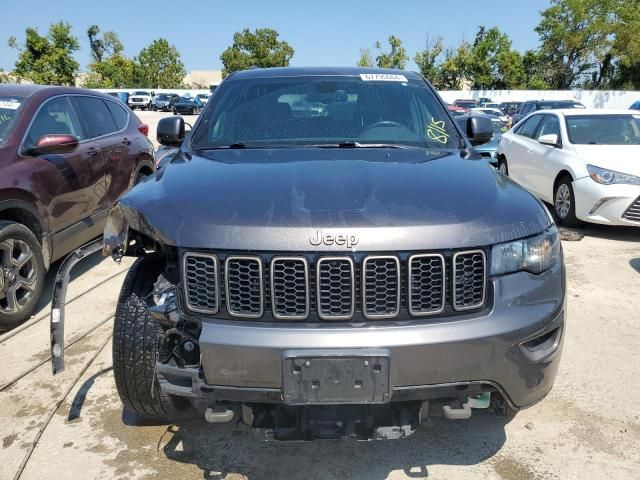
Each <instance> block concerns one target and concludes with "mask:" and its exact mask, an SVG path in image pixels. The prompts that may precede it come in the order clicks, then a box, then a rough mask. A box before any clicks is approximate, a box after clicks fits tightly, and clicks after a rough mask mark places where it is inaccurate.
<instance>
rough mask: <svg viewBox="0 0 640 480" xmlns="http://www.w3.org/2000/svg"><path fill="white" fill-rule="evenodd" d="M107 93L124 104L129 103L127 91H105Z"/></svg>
mask: <svg viewBox="0 0 640 480" xmlns="http://www.w3.org/2000/svg"><path fill="white" fill-rule="evenodd" d="M107 95H111V96H112V97H115V98H117V99H119V100H120V101H122V103H124V104H125V105H127V106H128V105H129V94H128V93H127V92H107Z"/></svg>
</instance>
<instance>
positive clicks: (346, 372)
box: [282, 349, 391, 405]
mask: <svg viewBox="0 0 640 480" xmlns="http://www.w3.org/2000/svg"><path fill="white" fill-rule="evenodd" d="M389 366H390V359H389V352H388V351H387V350H384V349H372V350H369V349H365V350H363V349H354V350H351V349H345V350H287V351H285V352H284V358H283V363H282V373H283V382H282V384H283V398H284V401H285V403H287V404H289V405H328V404H329V405H330V404H379V403H387V402H389V400H390V398H391V387H390V381H389Z"/></svg>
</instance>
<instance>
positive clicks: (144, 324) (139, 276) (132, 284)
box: [113, 256, 186, 419]
mask: <svg viewBox="0 0 640 480" xmlns="http://www.w3.org/2000/svg"><path fill="white" fill-rule="evenodd" d="M159 265H160V266H161V265H162V262H158V261H155V259H154V257H153V256H149V257H144V258H141V259H138V260H136V262H135V263H134V264H133V265H132V266H131V269H130V270H129V272H128V273H127V277H126V278H125V280H124V283H123V285H122V289H121V291H120V297H119V298H118V305H117V307H116V316H115V322H114V327H113V374H114V377H115V381H116V388H117V390H118V394H119V395H120V400H122V403H123V405H124V407H125V408H126V409H127V410H130V411H132V412H134V413H136V414H137V415H138V416H140V417H142V418H146V419H166V418H168V417H171V416H174V415H176V414H177V413H178V412H180V411H181V410H184V408H185V407H186V402H185V401H184V400H183V399H180V398H178V397H174V396H171V395H167V394H165V393H164V392H162V390H161V389H160V386H159V384H158V379H157V376H156V359H157V357H158V353H159V348H160V339H161V338H162V335H163V333H164V331H163V329H162V327H161V326H160V324H158V322H157V321H155V320H154V319H153V318H152V317H151V316H150V315H149V313H148V304H147V302H146V301H145V298H146V297H147V296H148V294H149V292H151V290H152V289H153V282H154V281H155V279H156V278H157V276H158V275H159V274H160V273H161V268H159Z"/></svg>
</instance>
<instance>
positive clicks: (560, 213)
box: [498, 109, 640, 227]
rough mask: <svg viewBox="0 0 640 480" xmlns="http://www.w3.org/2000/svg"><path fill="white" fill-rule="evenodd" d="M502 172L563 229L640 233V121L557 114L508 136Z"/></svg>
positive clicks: (536, 118)
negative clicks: (583, 226)
mask: <svg viewBox="0 0 640 480" xmlns="http://www.w3.org/2000/svg"><path fill="white" fill-rule="evenodd" d="M498 155H499V157H498V158H499V168H500V170H501V171H502V172H503V173H505V174H508V175H509V176H510V177H511V178H512V179H514V180H515V181H517V182H518V183H520V184H521V185H522V186H523V187H525V188H526V189H527V190H529V191H530V192H531V193H533V194H534V195H536V196H537V197H539V198H541V199H542V200H544V201H545V202H549V203H551V204H553V206H554V210H555V213H556V216H557V218H558V221H559V222H560V223H561V224H562V225H566V226H576V225H578V224H579V221H580V220H583V221H585V222H591V223H601V224H606V225H634V226H639V227H640V162H638V159H639V158H640V115H634V114H633V113H631V112H629V111H628V110H596V109H593V110H578V109H573V110H552V111H545V112H537V113H535V114H533V115H530V116H529V117H528V118H527V119H526V120H524V121H523V122H522V123H521V124H520V125H518V126H517V127H516V128H515V129H514V130H511V131H509V132H507V133H505V134H504V135H503V136H502V141H501V142H500V146H499V148H498Z"/></svg>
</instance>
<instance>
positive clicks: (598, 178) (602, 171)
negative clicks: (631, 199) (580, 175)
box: [587, 165, 640, 185]
mask: <svg viewBox="0 0 640 480" xmlns="http://www.w3.org/2000/svg"><path fill="white" fill-rule="evenodd" d="M587 171H588V172H589V176H590V177H591V179H592V180H593V181H594V182H598V183H601V184H602V185H612V184H614V183H627V184H629V185H640V177H636V176H635V175H627V174H626V173H620V172H616V171H614V170H607V169H606V168H600V167H594V166H593V165H587Z"/></svg>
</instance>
